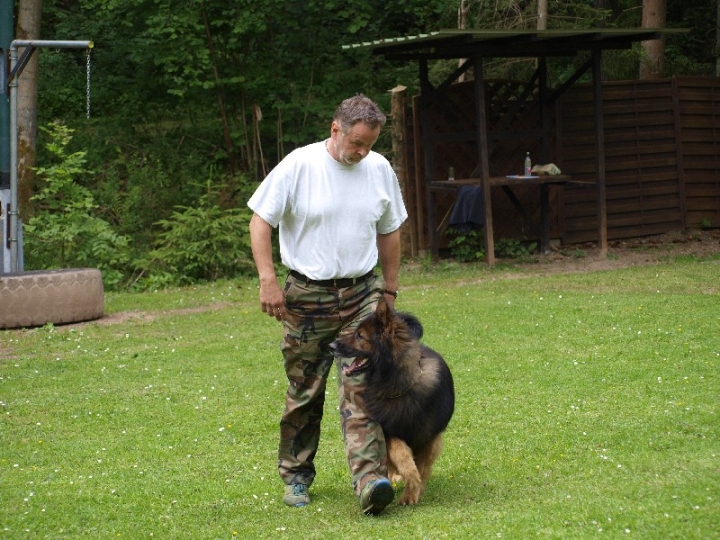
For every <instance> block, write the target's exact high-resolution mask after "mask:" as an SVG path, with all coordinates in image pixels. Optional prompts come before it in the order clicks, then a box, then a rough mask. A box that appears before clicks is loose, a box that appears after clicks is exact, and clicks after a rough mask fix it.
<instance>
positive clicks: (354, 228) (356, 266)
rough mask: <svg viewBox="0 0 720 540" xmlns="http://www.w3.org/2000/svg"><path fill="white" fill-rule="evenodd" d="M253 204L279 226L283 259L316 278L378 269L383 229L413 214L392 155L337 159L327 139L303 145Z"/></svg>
mask: <svg viewBox="0 0 720 540" xmlns="http://www.w3.org/2000/svg"><path fill="white" fill-rule="evenodd" d="M248 206H249V207H250V208H251V209H252V210H253V212H255V213H256V214H258V215H259V216H260V217H261V218H263V219H264V220H265V221H266V222H267V223H269V224H270V225H271V226H272V227H277V226H278V225H279V226H280V255H281V258H282V263H283V264H284V265H285V266H287V267H288V268H290V269H292V270H296V271H297V272H300V273H301V274H304V275H306V276H307V277H309V278H311V279H331V278H345V277H357V276H361V275H363V274H366V273H367V272H369V271H370V270H372V269H373V268H374V267H375V264H376V263H377V259H378V252H377V244H376V235H377V233H380V234H388V233H391V232H393V231H395V230H397V229H398V228H399V227H400V225H401V224H402V222H403V221H405V219H406V218H407V211H406V210H405V205H404V204H403V200H402V195H401V192H400V186H399V184H398V180H397V177H396V176H395V172H394V171H393V169H392V167H391V166H390V163H389V162H388V160H387V159H385V158H384V157H383V156H381V155H380V154H378V153H376V152H372V151H371V152H370V153H369V154H368V155H367V156H366V157H365V158H364V159H363V160H362V161H360V163H357V164H355V165H343V164H341V163H339V162H337V161H335V160H334V159H333V158H332V156H331V155H330V154H329V153H328V151H327V149H326V147H325V141H323V142H318V143H314V144H310V145H308V146H305V147H302V148H298V149H297V150H294V151H293V152H291V153H290V154H289V155H288V156H287V157H286V158H285V159H283V160H282V161H281V162H280V163H279V164H278V165H277V167H275V168H274V169H273V170H272V172H270V174H269V175H268V176H267V177H266V178H265V180H263V182H262V184H260V186H259V187H258V189H257V190H256V191H255V193H254V194H253V196H252V197H251V198H250V200H249V201H248Z"/></svg>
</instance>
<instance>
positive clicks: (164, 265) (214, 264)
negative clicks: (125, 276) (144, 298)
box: [137, 180, 253, 287]
mask: <svg viewBox="0 0 720 540" xmlns="http://www.w3.org/2000/svg"><path fill="white" fill-rule="evenodd" d="M222 187H223V186H219V185H215V184H214V183H213V181H212V180H208V181H207V183H206V185H205V193H204V194H203V195H202V196H201V197H200V198H199V200H198V204H197V205H196V206H176V207H175V211H174V212H173V213H172V215H171V216H170V218H169V219H161V220H160V221H157V222H156V223H155V225H157V226H159V227H161V228H162V229H163V231H162V232H161V233H160V234H159V235H158V238H157V240H156V242H155V247H154V249H153V250H152V251H150V253H149V255H148V258H146V259H144V260H140V261H138V262H137V266H138V269H139V270H140V272H141V277H142V281H143V282H144V285H145V286H148V285H152V286H153V287H156V286H161V285H170V284H189V283H196V282H199V281H212V280H216V279H220V278H227V277H233V276H236V275H238V274H244V273H247V272H248V271H249V270H250V269H252V268H253V263H252V253H251V249H250V235H249V232H248V226H249V223H250V217H251V213H250V210H249V209H246V208H221V206H220V204H219V198H220V193H221V192H222Z"/></svg>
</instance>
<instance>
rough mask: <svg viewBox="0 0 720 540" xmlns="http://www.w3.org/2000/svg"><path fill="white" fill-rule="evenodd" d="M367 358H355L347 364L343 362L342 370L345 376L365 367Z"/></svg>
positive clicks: (358, 371) (360, 370)
mask: <svg viewBox="0 0 720 540" xmlns="http://www.w3.org/2000/svg"><path fill="white" fill-rule="evenodd" d="M367 363H368V359H367V358H355V359H354V360H353V361H352V362H350V363H349V364H343V366H342V372H343V375H345V376H346V377H352V376H353V375H355V374H357V373H360V372H362V371H363V370H365V369H367V367H368V365H367Z"/></svg>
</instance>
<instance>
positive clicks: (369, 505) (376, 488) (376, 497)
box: [360, 477, 395, 515]
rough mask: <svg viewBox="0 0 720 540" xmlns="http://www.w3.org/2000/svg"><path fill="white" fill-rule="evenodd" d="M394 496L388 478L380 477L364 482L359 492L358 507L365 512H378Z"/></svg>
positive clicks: (369, 513)
mask: <svg viewBox="0 0 720 540" xmlns="http://www.w3.org/2000/svg"><path fill="white" fill-rule="evenodd" d="M394 498H395V490H394V489H393V486H392V484H391V483H390V480H388V479H387V478H382V477H381V478H378V479H377V480H370V481H369V482H368V483H367V484H365V487H364V488H363V489H362V492H361V493H360V507H361V508H362V511H363V513H365V514H368V515H371V514H372V515H374V514H379V513H380V512H382V511H383V510H384V509H385V507H386V506H387V505H388V504H390V503H391V502H392V500H393V499H394Z"/></svg>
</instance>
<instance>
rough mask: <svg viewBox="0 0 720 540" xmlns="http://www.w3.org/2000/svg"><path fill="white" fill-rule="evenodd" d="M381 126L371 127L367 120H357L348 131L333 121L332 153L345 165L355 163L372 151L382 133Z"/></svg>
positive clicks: (331, 132)
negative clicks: (344, 130)
mask: <svg viewBox="0 0 720 540" xmlns="http://www.w3.org/2000/svg"><path fill="white" fill-rule="evenodd" d="M380 129H381V126H377V127H376V128H374V129H373V128H371V127H370V126H368V125H367V124H366V123H365V122H356V123H355V124H354V125H352V126H351V127H350V128H349V129H348V130H347V131H346V132H343V130H342V128H341V127H340V124H338V123H337V122H333V123H332V127H331V128H330V138H331V139H332V143H331V145H332V146H333V148H330V155H332V157H333V158H335V159H336V160H337V161H339V162H340V163H342V164H343V165H355V164H356V163H359V162H360V160H362V159H363V158H364V157H365V156H367V155H368V154H369V153H370V150H371V149H372V147H373V145H374V144H375V141H377V138H378V136H379V135H380Z"/></svg>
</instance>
